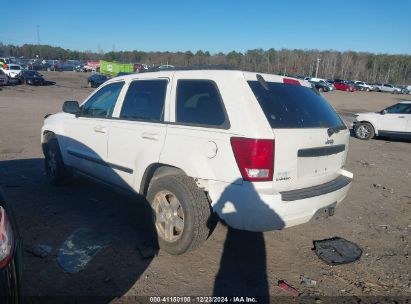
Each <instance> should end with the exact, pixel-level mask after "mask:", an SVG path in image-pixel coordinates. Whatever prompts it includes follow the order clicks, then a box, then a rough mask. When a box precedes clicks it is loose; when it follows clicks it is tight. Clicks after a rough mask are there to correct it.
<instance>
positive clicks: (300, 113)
mask: <svg viewBox="0 0 411 304" xmlns="http://www.w3.org/2000/svg"><path fill="white" fill-rule="evenodd" d="M248 84H249V86H250V87H251V90H252V91H253V93H254V95H255V97H256V98H257V100H258V102H259V103H260V106H261V108H262V109H263V111H264V114H265V116H266V117H267V120H268V122H269V123H270V125H271V127H272V128H279V129H288V128H342V127H345V126H344V124H343V122H342V120H341V119H340V117H339V116H338V115H337V113H335V111H334V109H333V108H332V107H331V106H330V105H329V104H328V102H327V101H326V100H325V99H324V98H323V97H322V96H321V95H320V94H319V93H318V92H316V91H314V90H313V89H310V88H308V87H304V86H300V85H293V84H284V83H277V82H267V85H268V90H266V89H265V88H264V87H263V86H262V84H260V83H259V82H258V81H248Z"/></svg>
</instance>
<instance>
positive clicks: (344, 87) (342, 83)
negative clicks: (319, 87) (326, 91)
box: [334, 79, 356, 92]
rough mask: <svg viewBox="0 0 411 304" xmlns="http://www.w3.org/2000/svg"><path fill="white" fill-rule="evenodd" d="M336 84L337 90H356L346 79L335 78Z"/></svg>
mask: <svg viewBox="0 0 411 304" xmlns="http://www.w3.org/2000/svg"><path fill="white" fill-rule="evenodd" d="M334 86H335V89H336V90H340V91H347V92H355V91H356V89H355V87H354V86H352V85H350V84H348V83H346V82H345V80H342V79H335V80H334Z"/></svg>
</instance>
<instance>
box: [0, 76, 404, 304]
mask: <svg viewBox="0 0 411 304" xmlns="http://www.w3.org/2000/svg"><path fill="white" fill-rule="evenodd" d="M44 75H45V77H46V79H48V80H51V81H54V82H56V84H55V85H50V86H42V87H30V86H26V85H20V86H14V87H3V89H2V90H1V91H0V185H1V187H3V189H4V190H5V192H6V195H7V197H8V198H9V200H10V201H11V202H12V204H13V206H14V212H15V213H16V215H17V221H18V225H19V228H20V233H21V235H22V237H23V240H24V244H25V248H26V249H30V248H31V247H33V246H35V245H38V244H46V245H49V246H51V247H52V252H51V253H50V254H48V255H47V256H46V257H43V258H39V257H36V256H34V255H33V254H31V253H29V252H28V251H27V250H26V251H25V252H24V294H25V295H27V296H39V295H40V296H105V297H104V298H99V299H100V302H104V303H108V302H115V301H120V302H121V301H123V300H125V299H136V298H129V297H125V296H141V295H146V296H158V295H162V296H188V295H191V296H211V295H213V294H221V293H225V294H226V295H230V294H237V295H238V294H240V295H244V296H268V295H270V296H271V299H280V298H276V297H275V296H285V298H281V299H285V300H284V301H291V300H292V298H291V296H289V295H287V294H286V293H285V292H284V291H283V290H281V289H280V288H279V287H278V286H277V281H278V280H281V279H282V280H286V281H287V282H288V283H289V284H291V285H292V286H294V287H295V288H296V289H298V290H299V291H300V292H304V294H305V295H311V296H316V297H317V298H319V299H324V300H325V301H326V299H332V300H330V301H331V302H332V301H335V299H336V298H329V297H336V296H356V297H364V299H367V298H365V297H371V296H375V297H398V298H397V300H398V301H399V302H401V301H403V300H404V301H405V299H410V298H411V281H410V269H411V267H410V266H411V263H410V257H409V254H410V231H411V157H410V155H411V145H410V143H409V142H404V141H393V140H387V139H373V140H370V141H360V140H358V139H355V138H351V139H350V147H349V154H348V159H347V163H346V168H347V169H348V170H349V171H351V172H353V173H354V178H355V180H354V182H353V185H352V188H351V191H350V192H349V194H348V196H347V198H346V199H345V201H344V202H343V203H342V204H341V205H340V207H339V208H337V210H336V214H335V215H334V216H333V217H330V218H319V219H316V220H312V221H311V222H309V223H307V224H305V225H301V226H297V227H292V228H289V229H286V230H283V231H273V232H267V233H250V232H243V231H235V230H232V229H227V227H225V226H223V225H222V224H218V225H217V227H216V229H215V231H214V233H213V235H212V236H211V237H210V239H209V240H208V241H207V242H206V243H204V244H203V245H202V246H201V247H200V248H199V249H197V250H195V251H193V252H190V253H188V254H185V255H182V256H170V255H168V254H167V253H165V252H162V251H159V252H157V253H156V255H155V256H154V257H148V258H143V257H142V256H141V254H140V253H139V251H138V246H139V245H141V244H143V243H144V242H146V241H147V239H148V235H149V233H148V231H150V230H151V227H150V225H149V223H148V222H147V220H146V219H145V218H144V216H143V214H144V209H145V203H144V200H143V199H141V198H138V197H133V196H130V195H127V194H125V193H119V192H116V191H113V190H112V189H110V188H107V187H104V186H101V185H99V184H96V183H94V182H91V181H88V180H85V179H76V180H75V181H74V182H73V183H72V184H70V185H67V186H64V187H52V186H50V185H49V184H48V183H47V181H46V177H45V173H44V169H43V156H42V153H41V147H40V128H41V125H42V121H43V117H44V115H45V114H47V113H55V112H57V111H59V110H60V109H61V106H62V103H63V101H65V100H79V101H81V100H83V99H84V98H86V97H87V96H88V95H89V94H90V93H91V92H92V90H91V89H89V88H86V87H85V86H86V77H87V76H88V74H85V73H84V74H83V73H74V72H63V73H58V72H48V73H47V72H45V73H44ZM324 96H325V97H326V98H327V99H328V100H329V101H330V103H331V104H332V105H333V106H334V107H335V108H336V109H337V111H338V112H339V113H340V114H341V115H342V116H343V117H344V119H345V120H347V121H350V120H352V114H353V113H355V112H358V111H376V110H380V109H382V108H384V107H386V106H388V105H391V104H393V103H395V102H397V101H399V100H402V99H411V98H410V97H409V96H403V95H391V94H384V93H373V92H370V93H366V92H356V93H347V92H331V93H324ZM407 97H408V98H407ZM79 228H89V229H94V230H98V231H101V232H102V233H105V234H107V235H109V236H110V243H109V245H108V246H107V247H105V248H104V249H102V250H101V251H100V252H99V253H98V254H97V255H96V256H95V257H94V258H93V259H92V260H91V262H90V263H88V264H87V265H86V267H85V269H84V270H82V271H80V272H77V273H74V274H69V273H65V272H64V271H63V270H62V268H60V266H59V265H58V264H57V262H56V256H57V254H58V249H59V248H60V247H61V246H62V244H63V243H64V241H65V239H66V238H67V237H68V236H69V235H71V234H72V233H73V231H75V230H76V229H79ZM333 236H340V237H344V238H346V239H348V240H350V241H353V242H355V243H356V244H358V245H359V246H360V247H361V248H362V249H363V256H362V257H361V259H360V260H359V261H357V262H355V263H351V264H347V265H342V266H328V265H326V264H325V263H323V262H322V261H321V260H319V259H318V257H317V256H316V255H315V254H314V252H313V251H312V247H313V245H312V241H313V240H318V239H323V238H329V237H333ZM301 275H305V276H307V277H309V278H311V279H313V280H315V281H316V282H317V283H316V285H315V286H306V285H304V284H301V283H300V276H301ZM347 299H349V298H347ZM368 299H371V298H368Z"/></svg>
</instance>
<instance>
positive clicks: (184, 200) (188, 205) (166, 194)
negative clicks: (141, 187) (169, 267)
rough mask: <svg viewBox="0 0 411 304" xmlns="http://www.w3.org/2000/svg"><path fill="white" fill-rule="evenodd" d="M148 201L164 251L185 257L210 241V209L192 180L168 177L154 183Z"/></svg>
mask: <svg viewBox="0 0 411 304" xmlns="http://www.w3.org/2000/svg"><path fill="white" fill-rule="evenodd" d="M147 200H148V201H149V202H150V205H151V207H152V209H153V211H154V212H153V213H154V217H155V218H154V224H155V227H156V230H157V235H158V243H159V245H160V248H161V249H164V250H165V251H167V252H168V253H170V254H174V255H178V254H183V253H185V252H187V251H189V250H192V249H194V248H196V247H197V246H199V245H200V244H201V243H202V242H203V241H205V240H206V239H207V237H208V235H209V232H210V228H209V221H210V218H211V207H210V204H209V202H208V200H207V197H206V195H205V193H204V192H203V191H202V190H201V189H199V188H198V187H197V185H196V183H195V182H194V180H193V179H192V178H191V177H188V176H185V175H169V176H164V177H160V178H158V179H155V180H153V181H152V182H151V183H150V186H149V189H148V194H147Z"/></svg>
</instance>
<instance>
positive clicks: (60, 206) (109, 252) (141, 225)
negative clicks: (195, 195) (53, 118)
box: [0, 158, 158, 303]
mask: <svg viewBox="0 0 411 304" xmlns="http://www.w3.org/2000/svg"><path fill="white" fill-rule="evenodd" d="M0 187H2V188H3V190H4V192H6V195H7V197H8V199H9V200H10V202H11V204H12V205H13V210H14V213H15V215H16V220H17V224H18V227H19V231H20V234H21V235H22V238H23V242H24V248H25V251H24V253H23V262H24V271H23V293H24V297H25V300H26V302H28V303H33V302H35V303H55V302H56V301H58V302H60V300H64V299H65V298H67V300H69V301H70V300H71V301H77V300H78V298H82V297H85V296H87V301H86V302H87V303H93V302H98V303H109V302H111V301H112V300H113V299H115V298H118V297H120V296H122V295H124V294H126V293H127V292H128V291H129V290H130V289H131V287H132V286H134V284H135V283H136V282H137V281H138V280H139V279H141V278H142V275H143V273H144V271H145V270H146V269H147V267H148V266H149V265H150V263H151V261H152V260H153V258H154V257H155V255H156V254H157V251H158V243H157V235H156V233H155V227H154V224H153V222H152V214H151V210H152V209H151V207H150V206H149V205H148V202H147V201H146V200H145V199H144V198H142V197H138V196H136V194H134V195H128V194H126V193H121V192H120V193H119V192H117V191H113V189H112V188H109V187H104V186H103V187H102V186H101V185H100V184H97V183H93V182H90V181H89V180H88V179H84V178H76V179H74V181H73V182H72V183H71V184H69V185H65V186H60V187H53V186H51V185H49V183H48V181H47V178H46V175H45V170H44V160H43V159H41V158H35V159H19V160H8V161H0ZM82 228H83V229H84V228H85V229H92V230H93V231H98V232H99V233H101V234H104V235H106V236H108V237H109V239H110V241H109V243H108V245H107V246H106V247H105V248H103V249H102V250H101V251H100V252H99V253H98V254H97V255H96V256H94V258H93V259H92V260H91V261H90V262H89V263H88V264H87V265H86V266H85V268H84V269H83V270H81V271H79V272H76V273H66V272H64V270H63V269H62V268H61V267H60V266H59V264H58V263H57V261H56V257H57V255H58V252H59V249H60V248H61V247H62V245H63V243H64V242H65V240H66V239H67V237H68V236H70V235H71V234H72V233H73V232H74V231H76V230H78V229H82ZM40 244H44V245H49V246H51V248H52V251H51V253H50V254H49V255H47V256H46V257H43V258H41V257H38V256H36V255H35V254H33V253H32V248H33V246H34V247H35V246H36V245H40ZM139 245H144V247H146V248H151V252H152V254H151V255H150V254H149V255H145V257H143V255H142V254H140V252H139V250H138V247H139ZM56 297H58V298H56Z"/></svg>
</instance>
